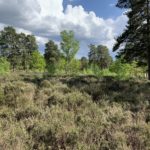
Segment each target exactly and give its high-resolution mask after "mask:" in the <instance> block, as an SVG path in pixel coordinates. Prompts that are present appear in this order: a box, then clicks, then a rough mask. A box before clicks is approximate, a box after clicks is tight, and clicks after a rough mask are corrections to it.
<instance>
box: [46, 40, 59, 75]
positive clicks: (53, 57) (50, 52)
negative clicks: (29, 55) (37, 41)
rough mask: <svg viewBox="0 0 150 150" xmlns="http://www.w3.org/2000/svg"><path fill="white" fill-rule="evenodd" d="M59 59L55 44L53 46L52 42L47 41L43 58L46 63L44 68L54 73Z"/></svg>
mask: <svg viewBox="0 0 150 150" xmlns="http://www.w3.org/2000/svg"><path fill="white" fill-rule="evenodd" d="M59 57H60V53H59V49H58V46H57V44H55V43H54V41H49V42H48V43H46V45H45V54H44V58H45V61H46V68H47V69H48V71H49V72H51V73H54V72H55V69H56V64H57V63H58V61H59Z"/></svg>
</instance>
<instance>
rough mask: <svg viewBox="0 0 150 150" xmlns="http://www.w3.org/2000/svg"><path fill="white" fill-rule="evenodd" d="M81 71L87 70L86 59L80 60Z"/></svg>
mask: <svg viewBox="0 0 150 150" xmlns="http://www.w3.org/2000/svg"><path fill="white" fill-rule="evenodd" d="M80 61H81V70H84V69H87V68H88V65H89V64H88V63H89V62H88V59H87V58H86V57H82V58H81V60H80Z"/></svg>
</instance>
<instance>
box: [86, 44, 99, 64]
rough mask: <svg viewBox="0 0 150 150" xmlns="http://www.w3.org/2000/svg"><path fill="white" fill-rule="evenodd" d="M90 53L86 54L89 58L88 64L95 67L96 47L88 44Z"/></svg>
mask: <svg viewBox="0 0 150 150" xmlns="http://www.w3.org/2000/svg"><path fill="white" fill-rule="evenodd" d="M89 48H90V52H89V54H88V56H89V63H90V64H93V65H96V64H97V46H95V45H93V44H90V45H89Z"/></svg>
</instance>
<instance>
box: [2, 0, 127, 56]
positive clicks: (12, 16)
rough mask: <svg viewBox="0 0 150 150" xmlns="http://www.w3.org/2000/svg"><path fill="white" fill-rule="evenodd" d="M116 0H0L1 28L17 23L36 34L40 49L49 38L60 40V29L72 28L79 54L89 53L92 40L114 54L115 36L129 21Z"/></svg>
mask: <svg viewBox="0 0 150 150" xmlns="http://www.w3.org/2000/svg"><path fill="white" fill-rule="evenodd" d="M116 1H117V0H24V1H18V0H13V1H12V0H0V30H2V29H3V28H4V26H7V25H11V26H14V27H15V28H16V30H17V32H19V33H20V32H24V33H26V34H34V35H35V36H36V39H37V42H38V45H39V48H40V51H41V52H42V53H43V52H44V45H45V43H46V42H47V41H48V40H54V41H55V42H56V43H57V44H58V45H59V44H60V32H61V31H63V30H73V31H74V33H75V37H76V39H78V40H79V41H80V50H79V52H78V54H77V56H76V57H77V58H81V57H82V56H87V55H88V51H89V49H88V45H89V44H96V45H99V44H103V45H106V46H107V47H108V48H109V50H110V53H111V55H112V56H114V55H115V54H114V53H113V52H112V47H113V45H114V43H115V38H116V37H117V36H118V35H120V34H121V33H122V31H123V30H124V28H125V25H126V23H127V17H126V16H125V15H123V11H124V10H121V9H119V8H116V7H115V4H116Z"/></svg>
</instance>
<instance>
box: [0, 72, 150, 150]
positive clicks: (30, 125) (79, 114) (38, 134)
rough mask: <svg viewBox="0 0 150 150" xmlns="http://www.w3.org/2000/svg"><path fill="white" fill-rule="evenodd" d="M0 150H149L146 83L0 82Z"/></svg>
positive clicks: (11, 78) (23, 77)
mask: <svg viewBox="0 0 150 150" xmlns="http://www.w3.org/2000/svg"><path fill="white" fill-rule="evenodd" d="M0 137H1V138H0V149H2V150H30V149H38V150H46V149H47V150H48V149H50V150H58V149H64V150H66V149H68V150H98V149H99V150H149V149H150V140H149V139H150V82H148V81H141V80H122V81H121V80H120V81H119V80H116V79H115V78H111V77H107V78H101V79H100V78H96V77H94V76H77V77H69V76H68V77H67V76H66V77H43V76H42V74H40V75H36V74H34V75H33V74H27V73H26V74H23V73H22V74H19V75H18V74H12V75H8V76H5V77H4V76H3V77H2V76H1V77H0Z"/></svg>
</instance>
